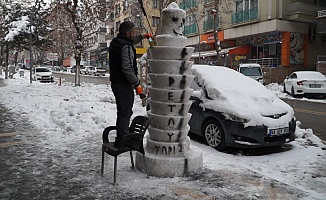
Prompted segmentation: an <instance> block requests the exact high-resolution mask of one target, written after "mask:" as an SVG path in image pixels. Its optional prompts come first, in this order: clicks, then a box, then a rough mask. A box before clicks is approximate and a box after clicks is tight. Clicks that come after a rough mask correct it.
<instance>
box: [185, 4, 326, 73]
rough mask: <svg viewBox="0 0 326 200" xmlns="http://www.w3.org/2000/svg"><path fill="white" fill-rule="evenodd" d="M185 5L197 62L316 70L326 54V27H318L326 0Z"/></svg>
mask: <svg viewBox="0 0 326 200" xmlns="http://www.w3.org/2000/svg"><path fill="white" fill-rule="evenodd" d="M180 7H181V8H183V9H185V10H186V11H187V19H186V28H185V35H186V36H187V37H188V45H190V46H195V47H196V51H197V52H195V53H194V55H193V59H194V60H195V62H196V63H198V62H200V63H205V64H210V63H214V64H215V63H218V64H219V65H225V66H228V67H232V68H235V67H237V65H238V64H239V63H245V62H256V63H259V64H261V65H262V66H263V67H269V68H270V67H280V66H283V67H288V68H289V71H294V70H297V69H303V70H308V69H312V70H314V69H316V62H317V57H318V56H320V55H321V54H323V55H326V45H325V32H317V31H316V30H317V17H318V11H321V10H325V8H326V1H325V0H215V1H214V0H188V1H186V0H183V1H181V2H180ZM214 32H217V36H218V37H217V38H216V37H215V36H214ZM217 39H218V41H217ZM217 45H218V47H217ZM216 52H219V54H217V53H216ZM199 55H200V56H199ZM218 58H219V59H220V60H218Z"/></svg>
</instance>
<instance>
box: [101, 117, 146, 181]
mask: <svg viewBox="0 0 326 200" xmlns="http://www.w3.org/2000/svg"><path fill="white" fill-rule="evenodd" d="M149 121H150V120H149V118H147V117H144V116H136V117H135V118H134V119H133V120H132V122H131V125H130V127H129V134H128V135H126V136H124V137H123V138H122V139H121V141H120V142H119V147H116V146H114V142H110V141H109V139H108V136H109V133H110V132H111V131H112V130H116V126H109V127H107V128H105V129H104V131H103V136H102V139H103V144H102V165H101V175H102V176H103V172H104V153H107V154H109V155H111V156H114V177H113V184H116V180H117V158H118V155H120V154H122V153H124V152H127V151H129V152H130V159H131V168H134V167H135V165H134V159H133V155H132V151H138V152H139V153H141V154H143V160H144V165H145V171H146V174H147V178H148V172H147V166H146V162H145V150H144V146H143V138H144V134H145V132H146V130H147V128H148V126H149Z"/></svg>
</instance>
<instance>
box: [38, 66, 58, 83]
mask: <svg viewBox="0 0 326 200" xmlns="http://www.w3.org/2000/svg"><path fill="white" fill-rule="evenodd" d="M33 80H34V81H40V82H53V81H54V79H53V74H52V71H51V69H50V68H48V67H36V68H35V69H34V71H33Z"/></svg>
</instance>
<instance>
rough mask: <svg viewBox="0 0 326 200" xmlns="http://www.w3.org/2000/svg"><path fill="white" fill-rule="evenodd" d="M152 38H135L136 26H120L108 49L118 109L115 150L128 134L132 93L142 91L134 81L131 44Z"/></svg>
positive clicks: (134, 65)
mask: <svg viewBox="0 0 326 200" xmlns="http://www.w3.org/2000/svg"><path fill="white" fill-rule="evenodd" d="M144 37H146V38H149V37H151V34H145V35H136V36H135V25H134V24H133V23H132V22H130V21H125V22H123V23H122V24H121V25H120V27H119V33H118V35H117V37H115V38H113V40H112V41H111V43H110V47H109V55H110V59H109V64H110V81H111V88H112V91H113V94H114V96H115V99H116V105H117V119H116V127H117V137H116V140H115V143H114V145H115V146H118V144H119V141H120V140H121V138H122V137H123V136H124V135H125V134H128V133H129V122H130V118H131V116H132V107H133V104H134V91H133V90H134V89H135V90H136V94H138V95H140V94H142V92H143V90H142V87H141V86H140V81H139V79H138V77H137V75H138V70H137V62H136V49H135V48H134V44H137V43H139V42H140V41H141V40H142V39H144Z"/></svg>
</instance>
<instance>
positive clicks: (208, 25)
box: [204, 19, 214, 31]
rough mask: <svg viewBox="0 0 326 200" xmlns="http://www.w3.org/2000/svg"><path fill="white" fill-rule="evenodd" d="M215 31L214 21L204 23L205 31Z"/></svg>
mask: <svg viewBox="0 0 326 200" xmlns="http://www.w3.org/2000/svg"><path fill="white" fill-rule="evenodd" d="M208 30H214V19H208V20H205V21H204V31H208Z"/></svg>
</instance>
